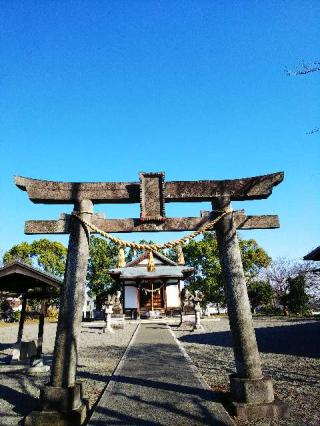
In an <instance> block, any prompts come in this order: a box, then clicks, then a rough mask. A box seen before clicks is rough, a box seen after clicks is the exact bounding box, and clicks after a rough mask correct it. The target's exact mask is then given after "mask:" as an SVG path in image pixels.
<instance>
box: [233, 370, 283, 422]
mask: <svg viewBox="0 0 320 426" xmlns="http://www.w3.org/2000/svg"><path fill="white" fill-rule="evenodd" d="M229 406H230V411H231V413H232V415H234V416H236V417H237V418H238V419H241V420H249V421H253V420H256V419H259V418H270V419H273V418H278V417H286V416H287V415H288V407H287V406H286V405H285V404H284V403H282V402H281V401H278V400H275V399H274V394H273V385H272V380H271V378H270V377H263V378H261V379H244V378H239V377H237V376H236V375H235V374H232V375H231V376H230V401H229Z"/></svg>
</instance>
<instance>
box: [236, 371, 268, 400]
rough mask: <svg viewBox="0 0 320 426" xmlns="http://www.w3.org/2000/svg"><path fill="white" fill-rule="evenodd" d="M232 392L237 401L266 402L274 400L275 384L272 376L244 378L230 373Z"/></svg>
mask: <svg viewBox="0 0 320 426" xmlns="http://www.w3.org/2000/svg"><path fill="white" fill-rule="evenodd" d="M230 393H231V397H232V400H233V401H235V402H244V403H249V404H250V403H253V404H264V403H269V402H273V400H274V395H273V385H272V380H271V378H270V377H262V378H261V379H243V378H240V377H237V376H236V375H235V374H231V375H230Z"/></svg>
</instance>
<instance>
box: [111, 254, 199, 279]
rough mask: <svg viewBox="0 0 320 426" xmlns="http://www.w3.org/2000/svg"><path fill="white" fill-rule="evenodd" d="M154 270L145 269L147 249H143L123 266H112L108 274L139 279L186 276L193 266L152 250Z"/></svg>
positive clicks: (115, 276)
mask: <svg viewBox="0 0 320 426" xmlns="http://www.w3.org/2000/svg"><path fill="white" fill-rule="evenodd" d="M152 253H153V259H154V263H155V268H156V270H155V271H154V272H149V271H148V269H147V263H148V251H145V252H144V253H142V254H141V255H140V256H138V257H137V258H135V259H133V260H132V261H131V262H128V263H127V264H126V266H125V267H123V268H113V269H110V270H109V274H110V275H111V276H112V277H114V278H120V279H129V280H134V279H141V278H148V279H152V278H186V277H188V276H189V275H191V273H192V272H193V270H194V268H192V267H190V266H185V265H178V264H177V263H176V262H174V261H173V260H171V259H169V258H168V257H167V256H165V255H163V254H161V253H159V252H157V251H152Z"/></svg>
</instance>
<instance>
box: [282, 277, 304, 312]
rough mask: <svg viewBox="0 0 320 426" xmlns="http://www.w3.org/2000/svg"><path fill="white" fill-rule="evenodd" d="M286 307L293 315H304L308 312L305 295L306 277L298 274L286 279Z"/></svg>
mask: <svg viewBox="0 0 320 426" xmlns="http://www.w3.org/2000/svg"><path fill="white" fill-rule="evenodd" d="M288 290H289V291H288V294H287V295H286V297H287V305H288V308H289V311H290V312H292V313H293V314H304V313H306V312H307V311H308V303H309V295H308V294H307V292H306V290H307V281H306V276H305V275H303V274H300V275H298V276H296V277H294V278H289V279H288Z"/></svg>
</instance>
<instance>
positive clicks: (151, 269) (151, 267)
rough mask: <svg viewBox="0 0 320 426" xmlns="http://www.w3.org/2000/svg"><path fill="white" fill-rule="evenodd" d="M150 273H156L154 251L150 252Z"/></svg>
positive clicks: (148, 268)
mask: <svg viewBox="0 0 320 426" xmlns="http://www.w3.org/2000/svg"><path fill="white" fill-rule="evenodd" d="M147 270H148V272H155V270H156V265H155V264H154V258H153V253H152V251H149V253H148V265H147Z"/></svg>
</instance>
